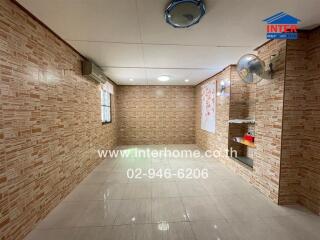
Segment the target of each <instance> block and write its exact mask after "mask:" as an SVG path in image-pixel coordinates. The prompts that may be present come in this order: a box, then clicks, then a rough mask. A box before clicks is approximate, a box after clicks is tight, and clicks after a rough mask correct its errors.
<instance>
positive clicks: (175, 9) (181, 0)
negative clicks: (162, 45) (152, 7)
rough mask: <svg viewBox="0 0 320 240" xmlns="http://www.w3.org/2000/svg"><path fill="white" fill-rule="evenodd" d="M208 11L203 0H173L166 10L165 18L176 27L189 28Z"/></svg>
mask: <svg viewBox="0 0 320 240" xmlns="http://www.w3.org/2000/svg"><path fill="white" fill-rule="evenodd" d="M205 13H206V6H205V4H204V2H203V0H171V2H170V4H169V6H168V7H167V8H166V10H165V13H164V15H165V19H166V22H167V23H168V24H170V25H171V26H173V27H175V28H188V27H191V26H192V25H194V24H197V23H198V22H199V21H200V19H201V18H202V17H203V15H204V14H205Z"/></svg>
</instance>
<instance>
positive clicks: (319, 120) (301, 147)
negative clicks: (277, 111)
mask: <svg viewBox="0 0 320 240" xmlns="http://www.w3.org/2000/svg"><path fill="white" fill-rule="evenodd" d="M319 96H320V29H319V28H318V29H316V30H314V31H311V32H303V33H300V34H299V40H298V41H288V43H287V64H286V82H285V103H284V114H283V115H284V123H283V124H284V128H283V139H282V143H283V147H282V158H281V178H280V190H281V191H280V202H281V203H284V204H286V203H296V202H300V203H302V204H304V205H305V206H307V207H308V208H310V209H311V210H313V211H314V212H316V213H318V214H320V157H319V156H320V154H319V151H320V139H319V136H320V127H319V126H320V114H319V111H320V98H319Z"/></svg>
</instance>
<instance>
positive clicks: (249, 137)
mask: <svg viewBox="0 0 320 240" xmlns="http://www.w3.org/2000/svg"><path fill="white" fill-rule="evenodd" d="M243 139H244V140H247V141H249V142H254V136H252V135H249V134H245V135H244V137H243Z"/></svg>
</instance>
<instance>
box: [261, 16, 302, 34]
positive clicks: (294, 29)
mask: <svg viewBox="0 0 320 240" xmlns="http://www.w3.org/2000/svg"><path fill="white" fill-rule="evenodd" d="M263 22H266V23H267V39H298V22H301V20H299V19H297V18H295V17H292V16H290V15H289V14H287V13H285V12H280V13H277V14H275V15H273V16H271V17H269V18H266V19H264V20H263Z"/></svg>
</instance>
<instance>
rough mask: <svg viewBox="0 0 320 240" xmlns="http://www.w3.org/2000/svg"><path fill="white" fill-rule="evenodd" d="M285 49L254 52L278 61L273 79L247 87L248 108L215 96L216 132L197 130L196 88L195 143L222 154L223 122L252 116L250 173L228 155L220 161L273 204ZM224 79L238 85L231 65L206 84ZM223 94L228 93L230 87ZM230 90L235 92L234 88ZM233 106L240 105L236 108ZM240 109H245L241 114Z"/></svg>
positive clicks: (281, 44) (282, 45)
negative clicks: (252, 159)
mask: <svg viewBox="0 0 320 240" xmlns="http://www.w3.org/2000/svg"><path fill="white" fill-rule="evenodd" d="M285 50H286V42H285V41H271V42H269V43H267V44H266V45H264V46H262V47H261V48H260V49H259V50H258V55H259V57H261V58H262V59H263V60H267V61H268V60H269V58H270V56H271V55H272V54H278V55H279V58H278V61H277V63H276V66H277V69H276V72H275V74H274V78H273V80H271V81H270V80H262V81H261V82H259V83H258V84H257V85H256V87H255V88H256V89H254V87H249V88H252V89H249V90H247V92H248V93H249V94H248V96H244V97H245V99H246V100H248V102H249V104H248V105H246V104H244V102H243V101H241V100H240V99H241V98H242V96H241V97H240V98H238V97H231V98H230V97H226V96H224V97H217V119H216V121H217V126H216V128H217V130H216V133H214V134H212V133H208V132H205V131H203V130H201V128H200V117H201V112H200V111H201V86H202V84H204V83H201V84H200V85H198V86H197V88H196V143H197V144H198V145H199V146H200V147H202V148H204V149H211V150H215V149H218V150H222V151H223V152H225V149H227V148H228V122H227V121H228V120H229V116H230V118H231V117H232V118H233V117H237V116H238V115H242V116H244V117H245V116H253V115H255V118H256V124H255V135H256V139H255V143H256V150H255V154H254V156H255V158H254V166H253V170H251V169H249V168H247V167H245V166H243V165H242V164H240V163H239V162H237V161H235V160H233V159H231V158H230V157H228V156H224V157H223V158H221V159H220V160H222V161H223V162H224V163H225V164H226V165H227V166H229V167H230V168H231V169H233V170H234V171H235V172H237V173H238V174H239V175H241V176H242V177H244V178H245V179H246V180H247V181H248V182H250V183H251V184H253V185H254V186H255V187H256V188H258V189H259V190H260V191H261V192H263V193H264V194H265V195H266V196H268V197H269V198H271V199H272V200H273V201H275V202H278V193H279V174H280V152H281V128H282V105H283V85H284V73H285V54H286V51H285ZM239 57H240V56H239ZM225 79H231V85H232V83H237V82H238V83H239V84H240V82H239V81H242V80H241V79H240V78H239V76H238V74H237V72H236V69H235V66H229V67H228V68H226V69H225V70H224V71H222V72H220V73H219V74H217V75H215V76H214V77H212V78H211V79H209V80H208V81H216V82H218V83H219V81H221V80H225ZM236 86H237V84H236ZM231 87H232V86H231ZM227 91H230V88H228V89H227ZM234 91H235V93H237V88H235V89H234ZM254 92H255V93H254ZM231 96H232V89H231ZM254 98H255V100H254ZM237 103H239V104H240V108H239V109H238V108H237ZM244 107H245V108H248V109H249V110H247V111H243V109H244ZM229 111H230V112H229ZM253 111H254V113H253ZM237 118H238V117H237Z"/></svg>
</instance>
